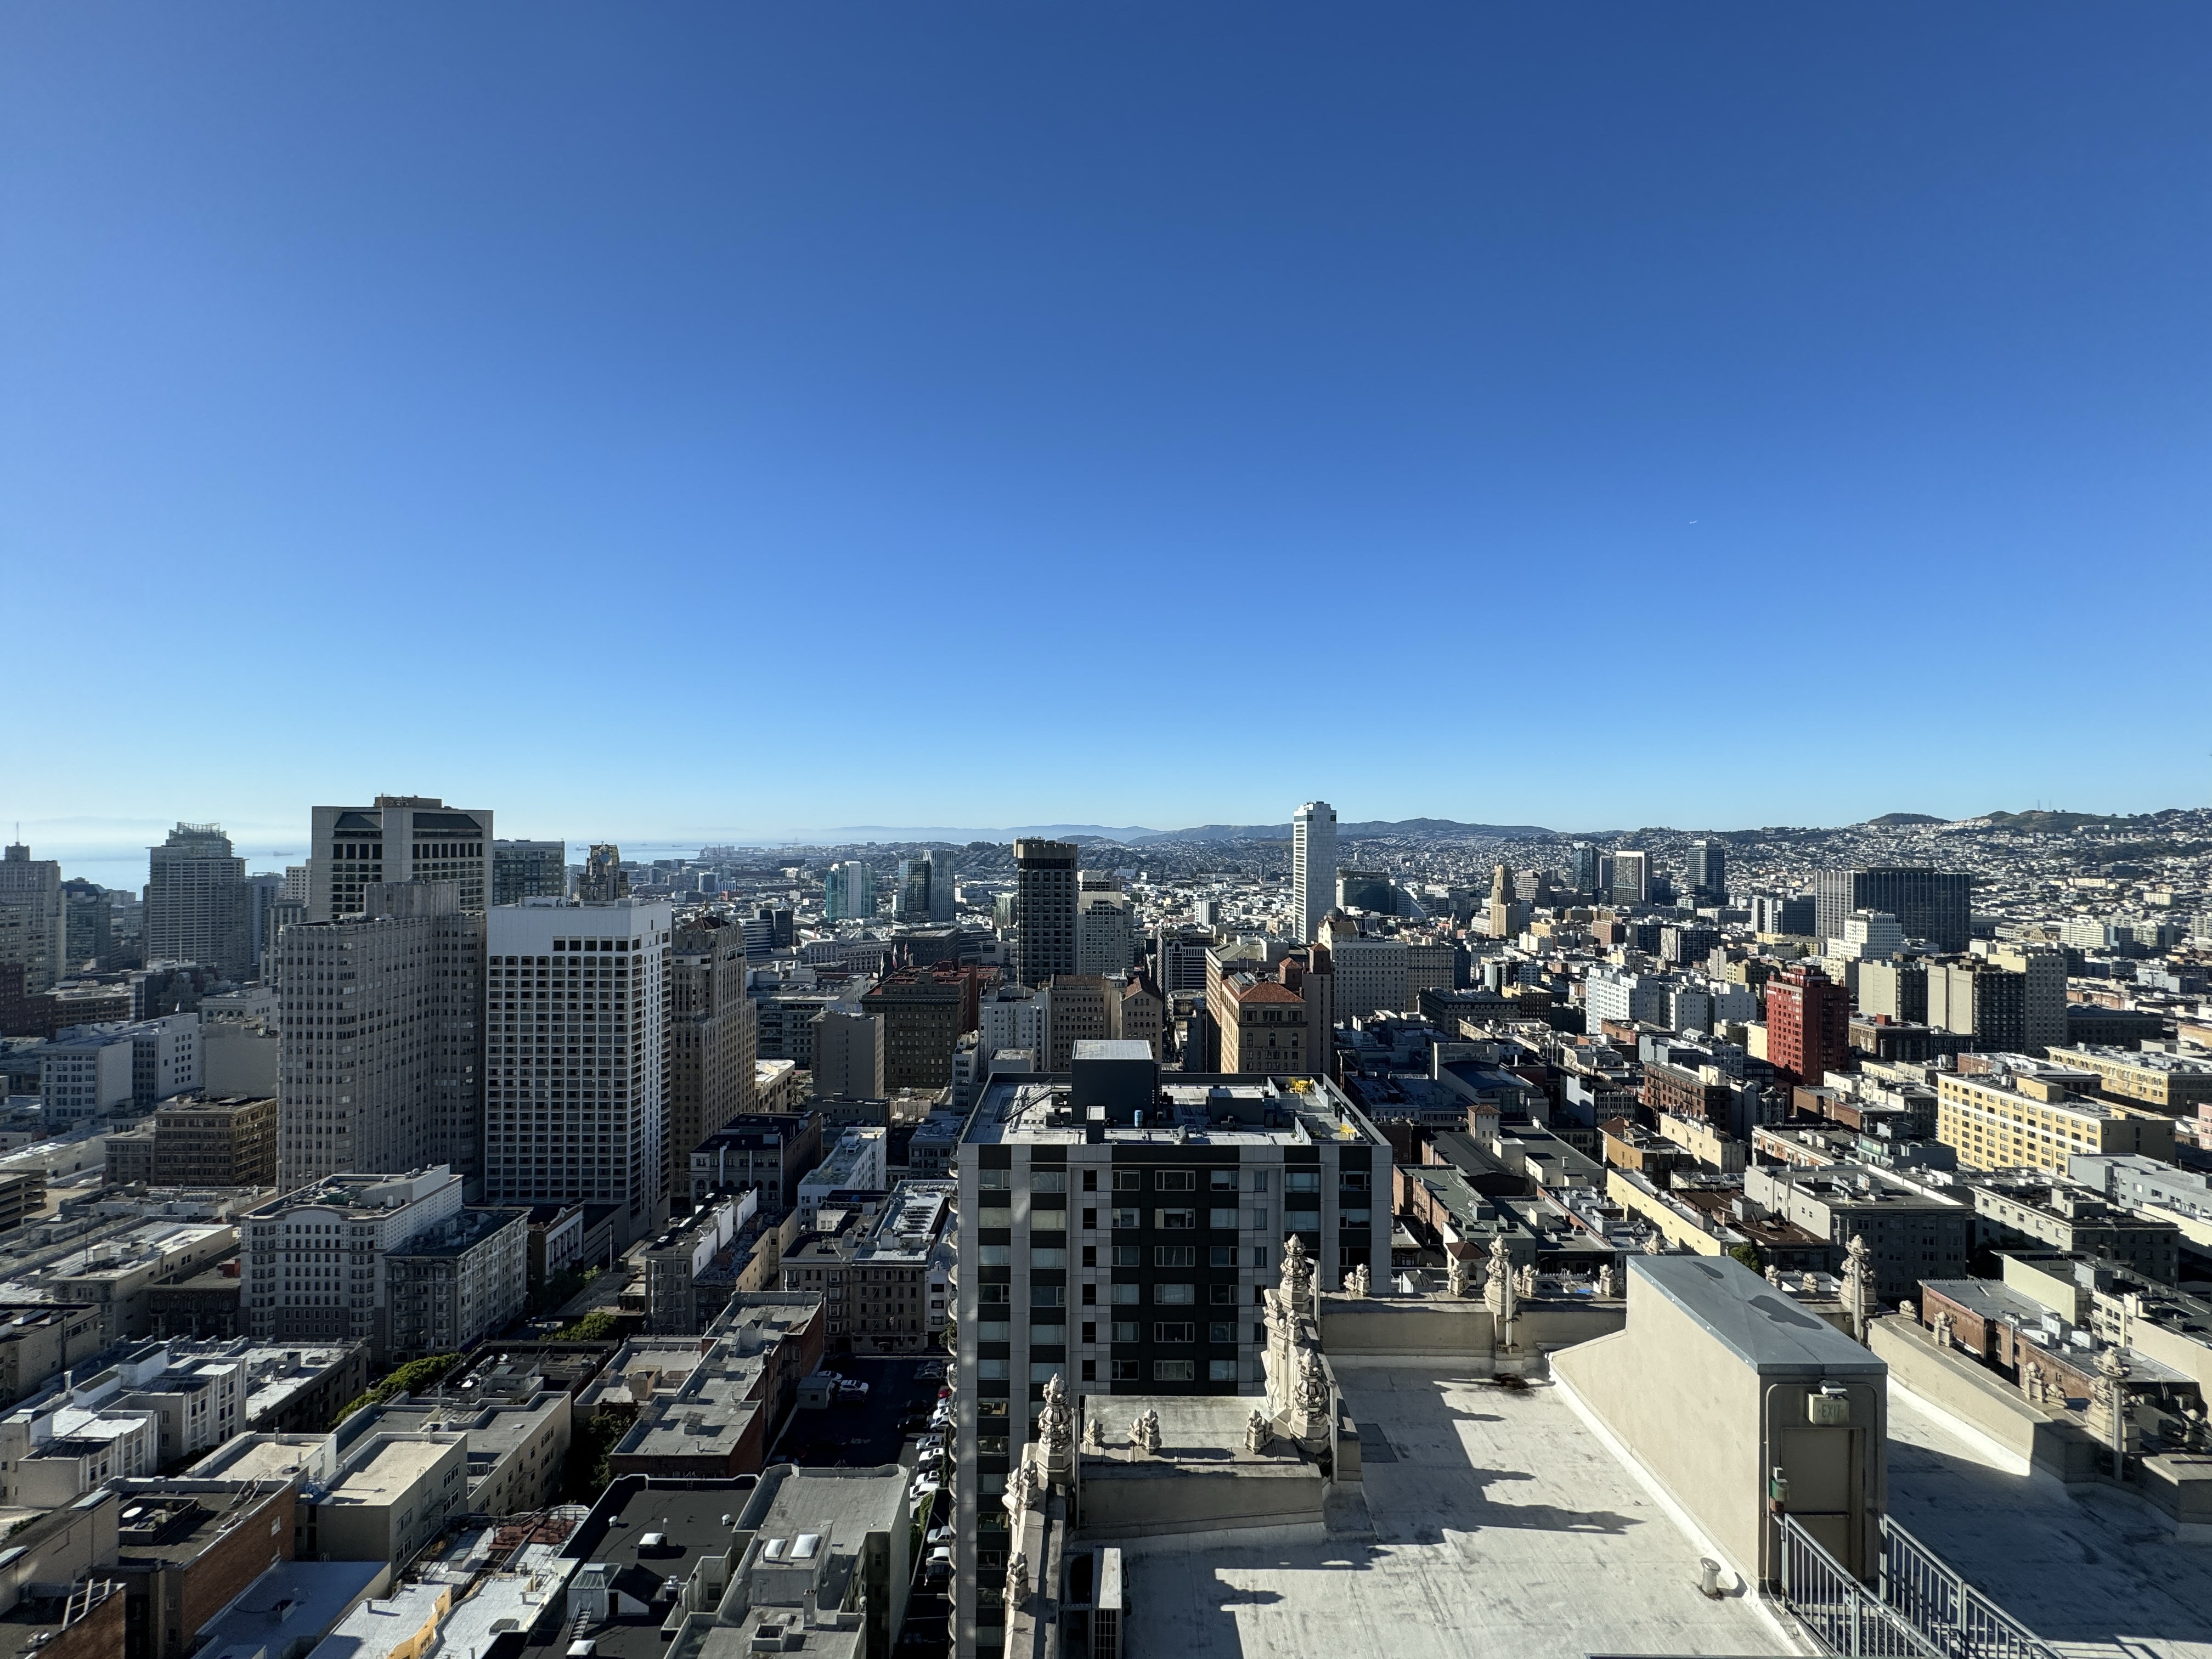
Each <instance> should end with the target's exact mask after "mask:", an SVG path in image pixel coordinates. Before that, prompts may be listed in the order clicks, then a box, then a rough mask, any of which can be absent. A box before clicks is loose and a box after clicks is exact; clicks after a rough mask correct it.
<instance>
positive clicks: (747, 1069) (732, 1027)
mask: <svg viewBox="0 0 2212 1659" xmlns="http://www.w3.org/2000/svg"><path fill="white" fill-rule="evenodd" d="M674 951H675V954H674V955H673V956H672V957H671V958H670V960H669V967H668V1135H667V1142H666V1144H667V1149H668V1177H669V1179H668V1190H669V1202H670V1204H671V1206H689V1205H690V1203H691V1201H692V1194H691V1153H692V1151H693V1149H694V1148H696V1146H698V1145H699V1143H700V1142H701V1141H702V1140H704V1139H707V1137H708V1136H709V1135H711V1134H713V1133H714V1132H715V1131H716V1130H717V1129H719V1128H720V1127H722V1126H723V1125H725V1124H726V1123H727V1122H728V1121H730V1120H731V1119H732V1118H733V1117H738V1116H740V1115H744V1114H745V1113H748V1112H750V1111H751V1110H752V1109H753V1107H754V1101H753V1063H754V1061H755V1060H757V1059H758V1057H759V1054H760V1026H759V1012H758V1011H757V1009H755V1008H754V1006H753V1001H752V999H751V998H750V997H749V996H747V995H746V994H745V940H744V931H743V930H742V929H741V928H740V927H738V924H737V923H736V922H735V921H732V920H730V919H729V918H728V917H726V916H705V917H702V918H701V919H700V920H699V921H696V922H692V923H690V924H687V925H686V926H684V927H679V928H678V929H677V930H676V943H675V947H674Z"/></svg>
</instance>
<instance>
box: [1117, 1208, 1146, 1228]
mask: <svg viewBox="0 0 2212 1659" xmlns="http://www.w3.org/2000/svg"><path fill="white" fill-rule="evenodd" d="M1114 1225H1115V1227H1116V1228H1117V1229H1119V1230H1121V1231H1124V1232H1127V1231H1133V1229H1135V1228H1138V1227H1141V1226H1143V1225H1145V1212H1143V1211H1142V1210H1116V1211H1115V1212H1114Z"/></svg>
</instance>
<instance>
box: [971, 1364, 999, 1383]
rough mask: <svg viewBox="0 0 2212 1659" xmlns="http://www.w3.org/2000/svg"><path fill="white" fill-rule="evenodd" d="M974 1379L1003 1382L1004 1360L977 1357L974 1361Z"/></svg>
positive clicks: (980, 1381)
mask: <svg viewBox="0 0 2212 1659" xmlns="http://www.w3.org/2000/svg"><path fill="white" fill-rule="evenodd" d="M975 1379H976V1381H978V1382H979V1383H1003V1382H1005V1381H1006V1361H1005V1360H1003V1359H979V1360H977V1361H976V1362H975Z"/></svg>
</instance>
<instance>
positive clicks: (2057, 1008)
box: [1990, 945, 2067, 1054]
mask: <svg viewBox="0 0 2212 1659" xmlns="http://www.w3.org/2000/svg"><path fill="white" fill-rule="evenodd" d="M1990 961H1992V962H1994V963H1996V964H1997V966H1998V967H2000V968H2002V969H2005V971H2006V972H2008V973H2014V974H2018V975H2020V976H2021V995H2020V1000H2021V1012H2020V1021H2021V1044H2020V1046H2021V1052H2023V1053H2026V1054H2042V1053H2044V1052H2045V1051H2046V1050H2048V1049H2051V1048H2063V1047H2064V1046H2065V1045H2066V1042H2067V1036H2066V1006H2067V1004H2066V952H2065V951H2062V950H2058V949H2057V948H2055V947H2053V946H2051V945H1999V946H1998V947H1997V948H1996V950H1994V951H1991V952H1990Z"/></svg>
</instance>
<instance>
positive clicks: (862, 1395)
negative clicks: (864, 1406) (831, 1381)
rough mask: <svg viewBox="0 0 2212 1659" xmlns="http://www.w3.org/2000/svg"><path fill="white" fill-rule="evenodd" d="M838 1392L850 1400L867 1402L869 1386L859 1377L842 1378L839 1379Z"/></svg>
mask: <svg viewBox="0 0 2212 1659" xmlns="http://www.w3.org/2000/svg"><path fill="white" fill-rule="evenodd" d="M837 1392H838V1393H839V1394H842V1395H844V1396H845V1397H846V1398H847V1399H848V1400H865V1399H866V1398H867V1395H868V1385H867V1384H866V1383H863V1382H861V1381H860V1379H859V1378H858V1377H854V1376H841V1377H839V1378H838V1379H837Z"/></svg>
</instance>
